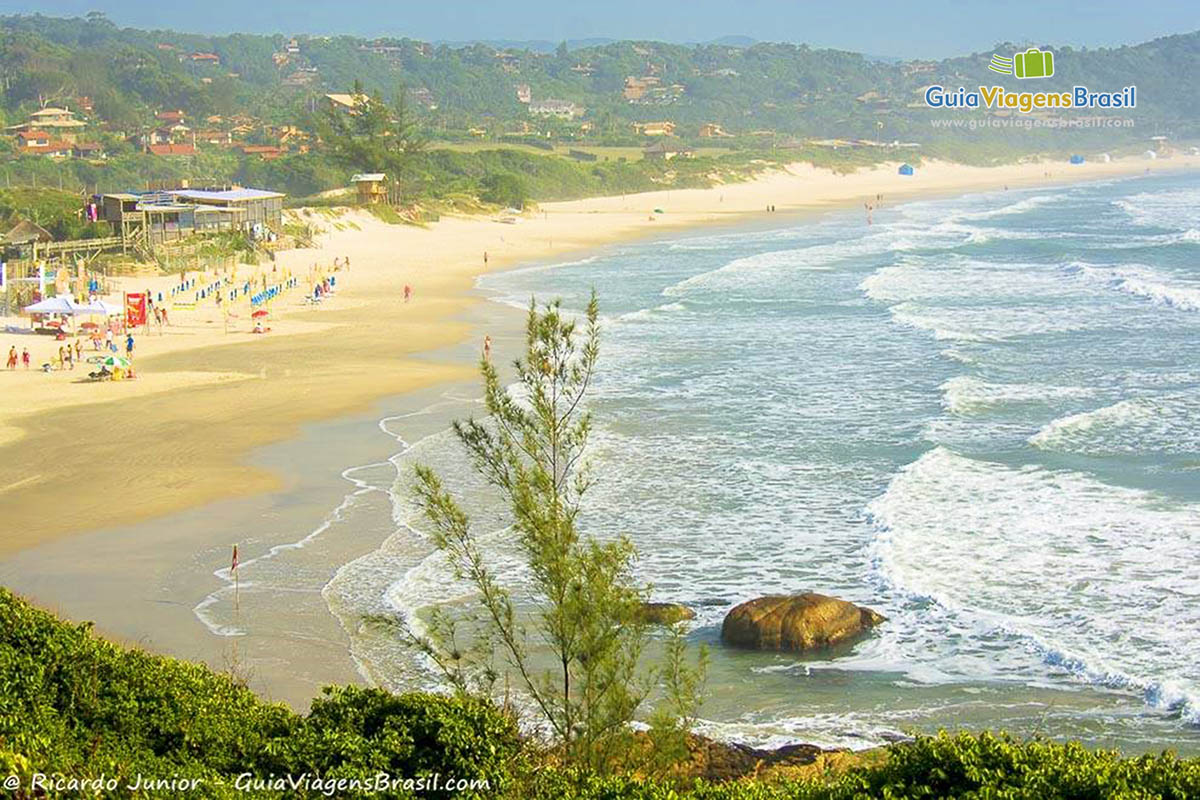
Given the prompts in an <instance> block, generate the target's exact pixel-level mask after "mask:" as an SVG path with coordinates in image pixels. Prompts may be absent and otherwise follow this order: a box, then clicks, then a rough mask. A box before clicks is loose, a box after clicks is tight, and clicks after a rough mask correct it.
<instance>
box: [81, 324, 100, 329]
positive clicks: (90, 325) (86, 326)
mask: <svg viewBox="0 0 1200 800" xmlns="http://www.w3.org/2000/svg"><path fill="white" fill-rule="evenodd" d="M79 327H80V328H83V329H84V330H87V331H94V330H96V329H97V328H99V327H100V326H99V325H97V324H96V323H94V322H83V323H80V325H79Z"/></svg>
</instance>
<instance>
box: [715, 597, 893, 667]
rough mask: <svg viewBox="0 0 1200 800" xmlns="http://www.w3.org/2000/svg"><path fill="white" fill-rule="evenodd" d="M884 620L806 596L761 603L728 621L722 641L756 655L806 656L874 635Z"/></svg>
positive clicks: (742, 607)
mask: <svg viewBox="0 0 1200 800" xmlns="http://www.w3.org/2000/svg"><path fill="white" fill-rule="evenodd" d="M883 621H884V617H883V616H881V615H880V614H877V613H875V612H874V611H872V610H871V609H869V608H860V607H859V606H856V605H854V604H853V603H848V602H846V601H845V600H839V599H837V598H836V597H826V596H825V595H823V594H815V593H813V592H805V593H804V594H794V595H773V596H769V597H759V598H757V599H754V600H749V601H747V602H745V603H742V604H741V605H739V606H736V607H735V608H734V609H733V610H731V611H730V612H729V613H728V614H726V615H725V623H724V624H723V625H722V626H721V640H722V641H723V642H725V643H726V644H731V645H734V646H736V647H749V648H753V649H755V650H789V651H793V652H798V653H803V652H806V651H809V650H819V649H823V648H826V647H833V646H834V645H838V644H841V643H843V642H848V641H851V640H853V639H856V638H858V637H860V636H862V635H863V634H865V633H867V632H868V631H870V629H871V628H873V627H875V626H876V625H878V624H879V623H881V622H883Z"/></svg>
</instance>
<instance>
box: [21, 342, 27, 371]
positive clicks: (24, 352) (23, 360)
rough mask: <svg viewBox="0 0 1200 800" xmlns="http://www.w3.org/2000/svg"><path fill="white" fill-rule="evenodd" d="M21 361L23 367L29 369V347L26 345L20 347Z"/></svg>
mask: <svg viewBox="0 0 1200 800" xmlns="http://www.w3.org/2000/svg"><path fill="white" fill-rule="evenodd" d="M21 363H22V364H23V365H24V366H25V369H29V348H28V347H22V348H21Z"/></svg>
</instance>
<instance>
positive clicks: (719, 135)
mask: <svg viewBox="0 0 1200 800" xmlns="http://www.w3.org/2000/svg"><path fill="white" fill-rule="evenodd" d="M700 137H701V138H702V139H732V138H733V134H732V133H726V132H725V131H724V130H722V128H721V126H720V125H718V124H717V123H715V122H706V123H704V124H703V125H701V126H700Z"/></svg>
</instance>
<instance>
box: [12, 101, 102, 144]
mask: <svg viewBox="0 0 1200 800" xmlns="http://www.w3.org/2000/svg"><path fill="white" fill-rule="evenodd" d="M85 127H87V123H86V122H83V121H82V120H78V119H75V113H74V112H73V111H71V110H70V109H66V108H43V109H41V110H39V111H35V112H33V113H32V114H30V115H29V120H28V121H26V122H22V123H20V124H17V125H11V126H9V127H8V129H7V130H9V131H11V132H13V133H20V132H22V131H24V132H34V131H38V132H42V133H47V134H51V135H52V138H53V139H54V140H56V141H62V142H67V143H68V144H70V143H73V142H74V141H75V140H76V138H78V136H79V134H80V133H82V131H83V129H84V128H85Z"/></svg>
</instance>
